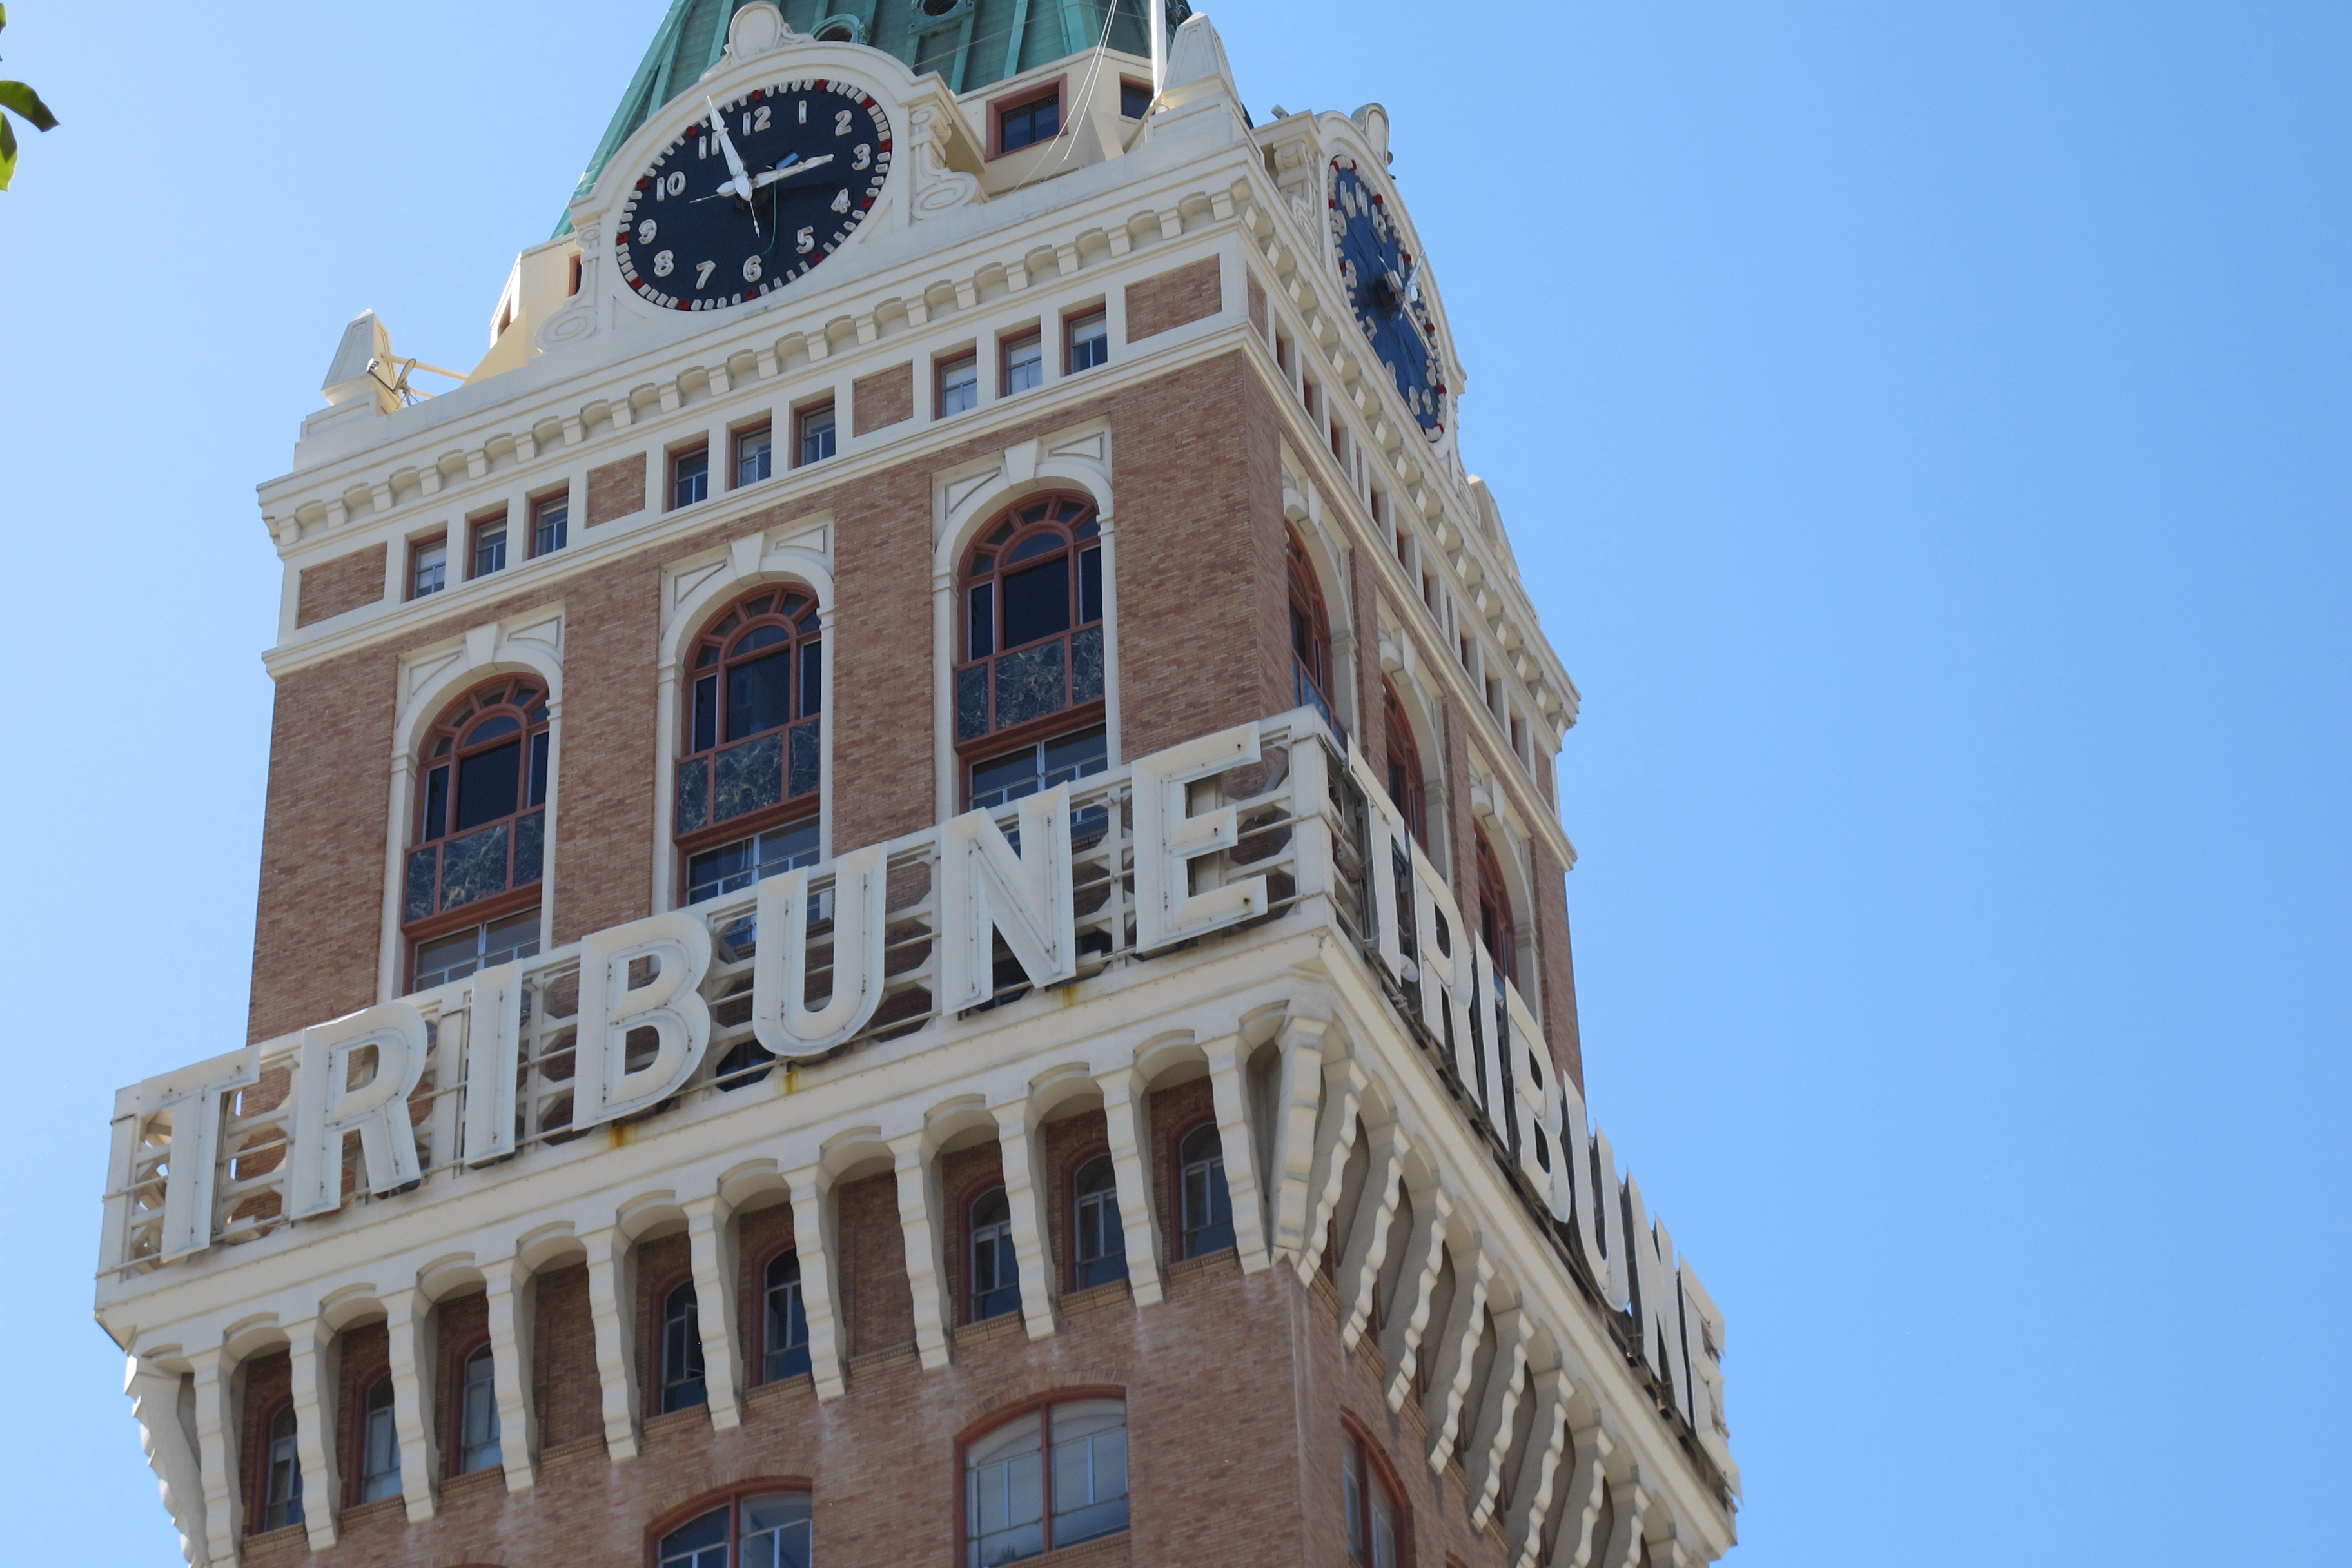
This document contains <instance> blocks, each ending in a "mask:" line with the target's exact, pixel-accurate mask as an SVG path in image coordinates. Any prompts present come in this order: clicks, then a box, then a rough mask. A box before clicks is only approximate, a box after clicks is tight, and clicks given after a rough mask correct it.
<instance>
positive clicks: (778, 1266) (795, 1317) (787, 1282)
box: [766, 1252, 809, 1383]
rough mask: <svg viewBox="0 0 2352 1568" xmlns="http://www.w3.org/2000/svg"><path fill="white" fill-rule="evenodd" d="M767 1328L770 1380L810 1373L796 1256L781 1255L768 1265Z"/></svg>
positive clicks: (804, 1308) (803, 1308)
mask: <svg viewBox="0 0 2352 1568" xmlns="http://www.w3.org/2000/svg"><path fill="white" fill-rule="evenodd" d="M766 1328H767V1338H766V1344H767V1352H768V1368H767V1371H768V1381H769V1382H770V1383H775V1382H778V1381H780V1380H782V1379H783V1378H787V1377H798V1376H799V1375H800V1374H801V1373H804V1372H806V1371H808V1370H809V1351H808V1312H807V1309H806V1306H805V1303H804V1302H803V1300H802V1297H801V1260H800V1258H798V1257H796V1256H794V1255H793V1253H790V1252H784V1253H781V1254H779V1255H778V1256H777V1257H776V1258H775V1260H774V1261H773V1262H772V1263H770V1264H769V1265H768V1300H767V1323H766Z"/></svg>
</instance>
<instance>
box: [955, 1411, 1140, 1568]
mask: <svg viewBox="0 0 2352 1568" xmlns="http://www.w3.org/2000/svg"><path fill="white" fill-rule="evenodd" d="M963 1486H964V1508H963V1529H962V1535H963V1551H962V1552H961V1558H962V1561H963V1563H964V1564H965V1568H996V1565H997V1564H999V1563H1017V1562H1019V1561H1021V1560H1022V1559H1023V1558H1026V1557H1038V1556H1042V1555H1044V1554H1045V1553H1046V1552H1054V1551H1057V1550H1059V1549H1060V1548H1062V1547H1065V1546H1076V1545H1077V1544H1078V1543H1079V1542H1084V1541H1093V1540H1097V1539H1098V1538H1099V1537H1102V1536H1106V1535H1112V1534H1116V1533H1117V1532H1118V1531H1122V1530H1125V1529H1126V1528H1127V1527H1128V1473H1127V1400H1126V1398H1125V1396H1124V1395H1123V1394H1121V1393H1120V1392H1119V1391H1118V1390H1116V1389H1105V1390H1101V1391H1099V1392H1096V1391H1090V1390H1078V1389H1073V1390H1070V1391H1069V1392H1067V1393H1066V1394H1056V1395H1055V1396H1054V1397H1052V1398H1050V1399H1047V1400H1044V1401H1041V1402H1040V1403H1039V1404H1037V1405H1033V1406H1031V1407H1030V1408H1028V1409H1026V1410H1024V1411H1022V1412H1020V1413H1019V1414H1017V1415H1011V1416H1008V1417H1005V1418H1003V1420H1001V1421H998V1422H997V1423H996V1424H995V1425H994V1426H991V1427H990V1428H989V1429H988V1430H986V1431H984V1432H982V1433H980V1434H978V1435H977V1436H970V1437H967V1438H966V1439H965V1440H964V1443H963Z"/></svg>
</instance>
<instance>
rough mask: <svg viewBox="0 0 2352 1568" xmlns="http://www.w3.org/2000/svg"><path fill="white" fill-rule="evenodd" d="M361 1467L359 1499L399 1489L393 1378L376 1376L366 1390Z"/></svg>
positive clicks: (391, 1494) (387, 1494)
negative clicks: (372, 1385)
mask: <svg viewBox="0 0 2352 1568" xmlns="http://www.w3.org/2000/svg"><path fill="white" fill-rule="evenodd" d="M362 1433H363V1435H364V1441H363V1443H362V1458H361V1468H360V1500H361V1501H362V1502H373V1501H375V1500H377V1499H379V1498H388V1497H394V1496H397V1495H398V1494H399V1491H400V1436H399V1434H398V1432H397V1431H395V1430H394V1426H393V1419H392V1379H390V1378H388V1377H384V1378H378V1379H377V1380H376V1383H375V1386H374V1387H373V1388H371V1389H369V1390H368V1396H367V1412H366V1415H365V1416H364V1418H363V1422H362Z"/></svg>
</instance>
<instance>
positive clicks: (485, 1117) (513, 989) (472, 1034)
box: [441, 963, 522, 1165]
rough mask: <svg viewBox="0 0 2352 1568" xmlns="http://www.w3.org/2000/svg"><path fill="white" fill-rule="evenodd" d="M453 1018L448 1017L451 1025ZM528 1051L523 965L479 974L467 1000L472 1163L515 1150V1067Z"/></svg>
mask: <svg viewBox="0 0 2352 1568" xmlns="http://www.w3.org/2000/svg"><path fill="white" fill-rule="evenodd" d="M451 1022H452V1020H451V1019H449V1018H446V1017H445V1018H443V1019H442V1020H441V1027H442V1028H443V1029H444V1030H446V1029H447V1028H448V1027H449V1026H450V1024H451ZM521 1056H522V965H521V964H520V963H501V964H499V966H498V967H497V968H496V969H485V970H483V971H481V972H480V973H478V974H476V975H475V976H474V983H473V985H472V988H471V990H470V992H469V993H468V997H467V1003H466V1134H465V1136H466V1163H467V1164H468V1165H487V1164H488V1163H490V1162H491V1161H493V1160H503V1159H505V1158H506V1157H507V1156H508V1155H509V1154H511V1153H513V1152H515V1068H516V1067H517V1065H518V1064H519V1063H520V1060H521Z"/></svg>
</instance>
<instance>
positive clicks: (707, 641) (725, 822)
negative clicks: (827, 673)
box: [677, 584, 824, 903]
mask: <svg viewBox="0 0 2352 1568" xmlns="http://www.w3.org/2000/svg"><path fill="white" fill-rule="evenodd" d="M681 706H682V708H683V709H684V713H683V721H684V726H685V732H684V734H683V735H682V736H681V738H680V744H679V757H680V760H679V762H678V764H677V846H678V848H679V850H680V852H681V858H682V859H683V861H684V862H685V879H684V880H685V888H684V892H685V900H686V901H687V902H688V903H698V902H700V901H701V900H704V899H713V898H717V897H719V895H720V894H722V893H731V892H734V891H736V890H737V889H741V888H748V887H750V886H751V884H752V883H754V882H756V881H758V880H760V879H761V878H763V877H772V876H774V875H775V874H776V873H777V872H779V871H783V870H789V869H790V868H793V867H795V866H808V865H814V863H815V861H816V858H817V848H818V846H817V811H818V806H819V805H820V802H821V799H822V782H823V781H822V779H821V777H820V774H821V773H822V771H823V770H822V766H821V756H822V752H823V744H822V735H821V731H822V729H823V716H824V616H823V614H822V613H821V612H820V611H819V609H818V607H817V602H816V595H814V593H813V592H811V591H810V590H808V589H806V588H803V587H799V586H796V585H793V584H766V585H763V586H761V587H759V588H755V589H753V590H752V591H751V592H750V593H748V594H744V595H740V596H739V597H737V598H736V599H735V600H734V601H733V602H731V603H730V604H729V605H727V606H726V608H725V609H723V610H721V611H720V612H719V614H718V615H716V616H712V617H711V620H710V625H709V627H708V629H706V630H705V631H704V632H703V634H702V635H701V636H700V637H697V638H696V639H695V641H694V645H693V647H691V648H689V649H688V653H687V679H686V700H685V701H684V702H683V703H682V704H681Z"/></svg>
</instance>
